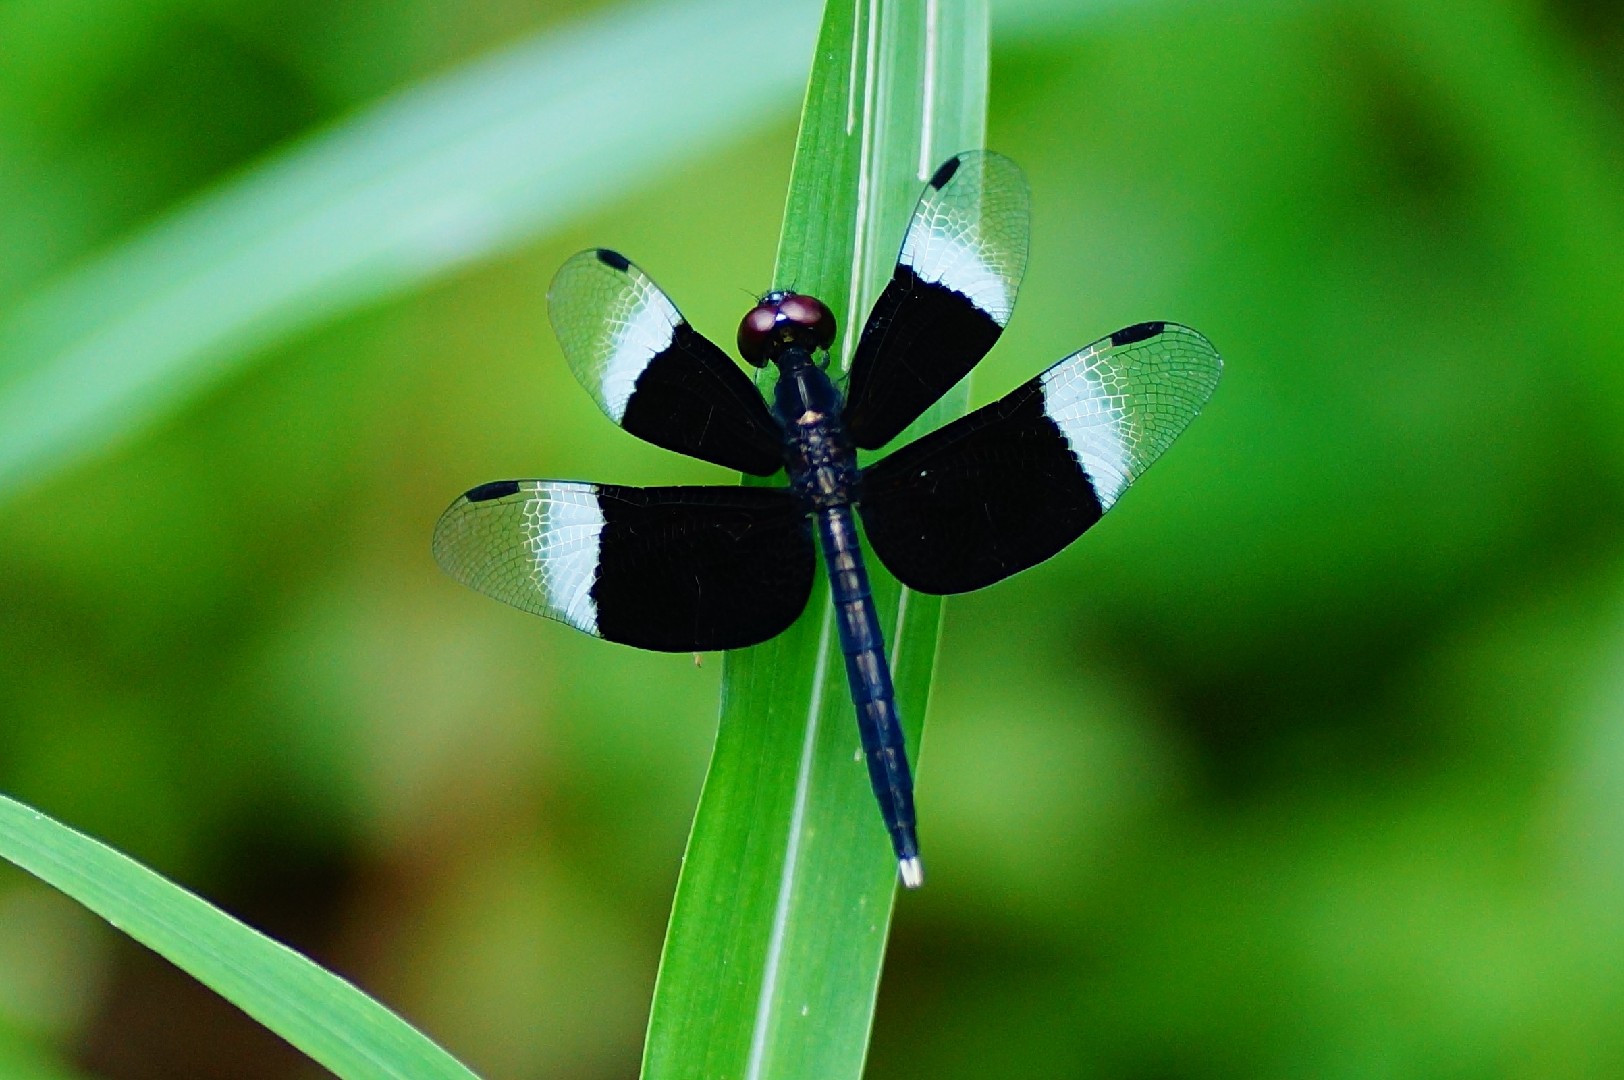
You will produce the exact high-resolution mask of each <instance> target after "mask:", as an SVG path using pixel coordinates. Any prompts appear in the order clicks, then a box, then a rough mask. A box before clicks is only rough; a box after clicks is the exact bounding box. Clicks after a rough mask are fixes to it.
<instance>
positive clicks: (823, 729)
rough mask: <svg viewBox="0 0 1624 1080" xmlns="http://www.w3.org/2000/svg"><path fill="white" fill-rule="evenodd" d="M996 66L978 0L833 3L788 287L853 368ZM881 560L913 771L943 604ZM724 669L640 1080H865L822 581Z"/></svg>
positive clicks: (875, 819)
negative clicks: (902, 580) (926, 196)
mask: <svg viewBox="0 0 1624 1080" xmlns="http://www.w3.org/2000/svg"><path fill="white" fill-rule="evenodd" d="M986 65H987V8H986V5H985V3H984V2H979V0H964V2H960V3H952V4H938V3H937V2H936V0H898V2H895V3H882V4H878V5H874V4H868V3H855V2H852V0H835V2H833V3H831V4H830V5H829V6H828V8H827V10H826V12H825V15H824V23H823V30H822V33H821V35H820V38H819V42H818V52H817V59H816V61H815V63H814V68H813V75H812V81H811V84H810V86H809V87H808V90H807V98H806V105H805V109H804V111H803V113H802V118H801V133H800V138H799V141H798V143H797V145H796V153H795V167H794V172H793V174H792V176H791V181H790V192H789V199H788V207H787V209H786V211H785V216H784V228H783V233H782V235H781V238H780V242H779V253H778V266H777V269H776V272H775V274H774V279H773V280H774V282H775V283H776V284H777V286H779V287H788V286H789V285H793V286H794V287H795V288H796V289H797V290H798V291H801V292H806V293H810V294H813V295H816V296H818V297H820V298H822V299H823V300H825V301H826V302H827V303H828V304H829V305H830V307H831V308H832V309H833V310H834V312H835V316H836V318H837V320H838V321H839V324H840V325H841V326H843V327H845V328H846V333H845V335H844V337H843V339H842V349H843V358H842V362H843V365H844V364H845V363H849V361H850V356H851V351H852V349H853V348H854V347H855V341H856V334H855V328H856V326H857V325H859V320H860V318H861V317H862V316H863V315H866V313H867V310H868V305H869V303H870V302H871V301H872V298H873V297H874V296H875V295H877V293H878V292H879V289H880V287H881V286H882V284H883V283H884V281H885V280H887V279H888V278H889V276H890V272H891V267H892V265H893V263H894V262H895V261H896V253H897V246H898V244H899V242H900V238H901V236H902V231H903V228H904V227H905V226H906V223H907V218H908V214H909V212H910V211H911V210H912V208H913V203H914V201H915V199H917V198H918V195H919V191H920V190H921V188H922V186H923V184H924V181H925V180H926V179H927V178H928V177H929V176H930V175H931V173H932V172H933V171H934V169H935V167H936V166H937V165H938V164H940V162H941V161H942V160H944V159H945V158H947V157H948V156H950V155H951V154H953V153H955V152H957V151H960V150H964V149H972V148H976V147H979V146H980V145H981V144H982V142H983V139H984V130H985V116H986V93H987V68H986ZM921 87H923V91H924V92H923V94H921V92H920V88H921ZM967 394H968V389H967V387H965V386H963V385H961V386H960V387H959V388H958V389H957V390H956V391H955V392H954V393H952V394H950V395H949V396H948V399H947V400H945V401H944V402H942V403H941V404H939V405H938V406H937V407H936V408H935V409H933V410H931V412H930V414H929V415H927V416H926V417H925V418H923V419H922V420H921V421H920V424H921V425H935V424H939V423H940V422H941V420H942V419H943V418H944V417H946V416H950V415H956V414H957V413H959V412H962V411H963V409H964V404H965V401H966V399H967ZM869 572H870V574H872V575H873V577H874V579H875V580H874V591H875V598H876V604H877V606H878V609H879V612H880V617H881V620H882V622H883V623H884V624H885V625H886V626H887V630H888V633H887V635H886V636H887V639H888V642H889V656H890V658H891V663H892V667H893V670H894V675H895V679H896V685H897V700H898V707H899V709H900V711H901V714H902V717H903V720H904V722H905V726H906V729H907V737H908V742H909V745H910V747H911V748H912V753H913V756H914V758H915V761H916V763H917V760H918V750H919V742H920V731H921V724H922V720H923V717H924V712H925V704H926V699H927V697H928V694H929V690H930V676H931V665H932V661H933V658H934V655H935V649H936V636H937V629H938V626H939V621H940V612H941V602H940V600H938V599H937V598H935V597H924V596H918V595H914V594H905V593H904V592H903V591H902V590H901V589H900V588H899V587H898V586H897V585H896V583H895V582H894V581H891V580H890V579H888V578H887V577H886V576H885V575H884V574H883V572H882V571H881V569H880V567H879V565H878V563H877V562H875V561H873V560H870V562H869ZM725 663H726V668H725V675H724V680H723V704H722V720H721V730H720V732H719V734H718V736H717V744H716V751H715V755H714V757H713V758H712V761H711V769H710V773H709V775H708V776H707V778H706V781H705V789H704V793H703V795H702V796H701V799H700V806H699V811H698V815H697V817H696V819H695V821H694V829H693V834H692V836H691V837H690V839H689V843H688V852H687V856H686V858H685V860H684V863H683V871H682V878H681V881H680V883H679V885H678V888H677V897H676V901H675V905H674V910H673V912H672V917H671V928H670V931H669V934H668V936H667V938H666V948H665V954H664V957H663V959H662V963H661V968H660V976H659V982H658V985H657V988H656V990H655V1000H654V1010H653V1016H652V1018H651V1020H650V1024H649V1038H648V1044H647V1047H646V1050H645V1056H644V1062H643V1075H644V1076H645V1077H650V1078H665V1077H678V1076H681V1077H691V1076H742V1077H749V1078H755V1077H761V1076H775V1077H779V1076H782V1077H790V1076H805V1077H817V1078H818V1080H832V1078H839V1077H856V1076H858V1075H859V1074H860V1073H861V1071H862V1067H863V1060H864V1057H865V1055H866V1053H867V1048H868V1035H869V1030H870V1028H871V1026H872V1023H873V1013H874V999H875V993H876V990H877V988H878V984H879V976H880V965H881V961H882V959H883V957H884V951H885V940H886V934H887V931H888V929H889V924H890V915H891V905H892V901H893V898H894V894H895V889H896V864H895V862H894V861H893V857H892V854H891V850H890V845H889V843H888V840H887V837H886V834H885V830H884V828H883V827H882V825H881V821H880V816H879V812H878V811H877V809H876V808H875V805H874V798H873V795H872V793H871V792H870V790H869V782H868V773H867V771H866V769H865V768H864V765H863V762H862V757H861V751H860V742H859V739H858V735H857V730H856V724H855V721H854V717H853V715H852V706H851V701H850V698H849V696H848V693H847V690H846V677H845V671H844V670H843V664H842V660H841V656H840V651H839V645H838V643H837V641H836V640H835V635H834V630H833V609H832V607H831V605H830V603H829V594H828V588H827V583H826V582H823V583H822V584H820V586H819V588H818V590H817V591H816V592H815V593H814V595H813V598H812V601H811V602H810V603H809V604H808V605H807V610H806V613H805V614H804V615H803V616H802V617H801V619H800V621H799V622H797V623H796V624H795V626H794V627H792V628H791V629H790V630H789V631H788V632H787V633H785V634H783V635H781V636H780V637H778V638H776V639H774V640H773V641H770V642H767V643H766V644H763V645H760V646H757V647H755V648H753V649H747V650H743V651H740V652H735V653H730V654H728V656H727V659H726V662H725ZM926 830H927V836H928V823H926ZM928 850H929V848H928V845H927V846H926V852H927V856H926V858H927V865H928Z"/></svg>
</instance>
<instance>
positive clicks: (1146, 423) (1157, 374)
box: [860, 323, 1223, 594]
mask: <svg viewBox="0 0 1624 1080" xmlns="http://www.w3.org/2000/svg"><path fill="white" fill-rule="evenodd" d="M1222 369H1223V362H1222V361H1221V360H1220V359H1219V357H1218V353H1217V351H1216V350H1215V349H1213V347H1212V343H1211V342H1209V341H1208V340H1207V339H1206V338H1204V337H1202V336H1201V335H1200V334H1199V333H1197V332H1196V331H1194V330H1191V329H1190V328H1188V327H1185V326H1179V325H1177V324H1175V323H1139V324H1137V325H1135V326H1130V327H1128V328H1126V329H1124V330H1119V331H1117V332H1116V333H1115V334H1112V335H1111V336H1110V337H1108V338H1102V339H1101V340H1099V341H1096V342H1095V343H1094V344H1092V345H1090V346H1089V347H1088V348H1086V349H1083V350H1082V351H1080V352H1077V353H1074V354H1072V355H1071V356H1068V357H1067V358H1066V359H1064V360H1062V361H1060V363H1058V364H1056V365H1054V366H1053V367H1051V368H1050V369H1049V370H1047V371H1045V372H1044V373H1043V374H1042V375H1039V376H1038V377H1037V378H1035V379H1033V380H1031V381H1030V382H1027V383H1024V384H1022V385H1021V386H1019V387H1017V388H1016V389H1015V390H1014V391H1013V392H1011V393H1010V394H1009V395H1007V396H1006V397H1004V398H1003V399H1001V400H999V401H995V402H993V403H992V404H991V405H988V406H986V407H984V408H981V409H977V410H976V411H975V412H972V413H970V414H969V415H968V416H965V417H963V418H961V419H959V420H955V421H954V422H953V423H951V424H948V425H947V426H946V427H943V428H941V429H940V430H938V431H935V432H932V433H931V434H929V435H926V436H924V437H923V438H921V439H918V440H917V441H915V442H912V443H910V444H908V445H907V446H905V447H903V448H902V449H901V450H898V451H897V452H896V453H894V454H892V455H890V456H889V457H887V458H885V459H884V460H883V461H880V462H878V463H877V464H875V465H873V466H871V467H870V468H868V469H866V470H864V473H863V490H862V502H861V505H860V510H861V512H862V516H863V527H864V531H865V532H866V534H867V536H868V540H869V543H870V545H871V546H872V547H873V548H874V553H875V555H877V556H878V557H879V559H880V562H882V563H884V564H885V566H886V568H887V569H888V570H890V571H891V573H892V574H894V575H896V577H897V580H899V581H901V582H902V583H903V584H904V585H906V586H908V587H909V588H911V589H917V590H919V591H920V592H926V593H938V594H940V593H960V592H968V591H970V590H972V589H979V588H982V587H984V586H987V585H991V584H992V583H993V582H995V581H1001V580H1002V579H1004V578H1006V577H1008V576H1009V575H1011V574H1014V573H1018V572H1019V571H1022V570H1025V569H1027V568H1028V567H1032V566H1036V565H1037V564H1038V563H1040V562H1042V561H1043V560H1045V559H1047V558H1049V557H1050V556H1051V555H1054V554H1055V553H1056V552H1058V551H1060V550H1061V549H1062V548H1064V547H1065V546H1066V545H1067V544H1070V543H1071V542H1072V541H1073V540H1075V539H1077V538H1078V537H1079V536H1081V535H1082V534H1083V533H1084V532H1085V531H1086V530H1087V529H1088V528H1089V526H1091V525H1093V524H1094V523H1095V522H1096V521H1098V520H1099V519H1100V516H1101V515H1102V514H1104V513H1105V511H1107V510H1109V509H1110V508H1111V507H1112V506H1113V505H1115V504H1116V501H1117V499H1118V498H1119V497H1120V496H1121V495H1122V493H1123V491H1125V490H1127V488H1128V486H1129V485H1130V484H1132V483H1133V482H1134V481H1135V480H1137V479H1138V478H1139V476H1140V475H1141V474H1142V473H1143V472H1144V471H1145V470H1146V469H1147V468H1149V467H1150V464H1151V463H1152V462H1153V461H1155V460H1156V458H1157V457H1159V456H1160V455H1161V453H1162V451H1163V450H1165V449H1167V447H1168V445H1169V444H1170V443H1171V442H1172V441H1173V439H1174V438H1176V437H1177V436H1178V434H1179V432H1181V431H1183V430H1184V428H1185V427H1186V426H1187V425H1188V424H1189V423H1190V421H1191V420H1192V419H1194V418H1195V416H1196V414H1197V413H1199V412H1200V411H1201V407H1202V406H1203V405H1204V404H1206V401H1207V399H1208V398H1209V397H1211V396H1212V391H1213V389H1214V387H1216V386H1217V385H1218V377H1219V374H1220V373H1221V371H1222Z"/></svg>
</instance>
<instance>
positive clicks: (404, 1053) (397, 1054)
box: [0, 796, 474, 1080]
mask: <svg viewBox="0 0 1624 1080" xmlns="http://www.w3.org/2000/svg"><path fill="white" fill-rule="evenodd" d="M0 857H4V858H6V859H8V860H10V861H11V862H13V863H15V864H16V865H17V866H19V867H21V868H22V869H24V870H26V871H28V872H29V873H31V874H33V875H34V876H35V877H37V878H39V879H40V880H42V881H44V882H46V883H47V884H50V885H53V886H55V887H56V888H58V889H60V890H62V891H63V892H65V893H67V894H68V895H69V896H71V897H73V898H74V899H75V900H77V901H79V902H80V903H81V904H83V905H85V906H86V907H88V908H89V909H90V910H92V911H94V912H95V913H96V914H98V915H100V916H101V917H102V918H104V919H106V920H107V921H108V922H110V923H112V924H113V925H114V926H116V927H118V928H119V929H120V930H122V931H124V932H125V933H126V934H128V935H130V936H131V937H132V938H134V939H135V940H137V941H139V942H141V943H142V944H143V945H145V946H147V947H148V948H150V949H152V950H153V951H154V952H156V953H158V954H159V955H161V956H163V957H165V958H167V959H168V960H170V961H171V962H172V963H174V964H175V965H176V966H178V967H180V968H181V969H183V970H185V971H187V972H189V973H190V974H192V975H193V976H195V977H196V978H197V979H198V980H200V981H201V982H203V983H204V984H205V985H207V986H209V987H210V988H211V989H213V990H214V991H216V992H217V993H219V994H220V995H221V996H222V997H224V998H226V999H227V1000H228V1001H230V1002H232V1003H233V1004H235V1005H236V1006H237V1007H239V1008H240V1009H242V1010H243V1011H244V1012H246V1013H247V1014H248V1015H250V1016H252V1017H253V1018H254V1019H256V1020H258V1021H259V1022H260V1023H262V1024H264V1025H265V1026H266V1027H267V1028H269V1029H270V1030H271V1031H273V1032H275V1033H276V1034H278V1035H280V1036H281V1037H282V1038H284V1039H286V1040H287V1041H288V1042H290V1043H292V1044H293V1045H294V1046H296V1047H298V1048H299V1049H300V1050H302V1051H304V1052H305V1053H306V1054H309V1055H310V1057H311V1058H312V1059H314V1060H315V1061H317V1062H319V1063H321V1064H322V1065H324V1066H326V1067H327V1068H328V1069H330V1070H332V1071H333V1072H334V1073H335V1074H336V1075H338V1076H340V1077H344V1078H346V1080H352V1078H354V1080H359V1078H368V1080H371V1078H378V1077H401V1078H405V1077H411V1078H413V1080H426V1078H429V1077H447V1078H458V1080H473V1078H474V1074H473V1073H471V1072H469V1071H468V1070H467V1069H465V1068H463V1067H462V1066H461V1065H459V1064H457V1062H456V1061H454V1060H453V1059H452V1058H451V1056H450V1055H449V1054H447V1053H446V1052H445V1051H444V1050H441V1049H440V1048H439V1047H438V1046H436V1045H434V1043H432V1042H430V1041H429V1040H428V1039H427V1038H425V1037H424V1036H423V1035H422V1034H420V1033H419V1032H418V1031H416V1030H415V1029H413V1028H412V1027H411V1025H409V1024H407V1023H406V1022H405V1021H404V1020H402V1019H400V1017H398V1016H396V1015H395V1014H393V1013H391V1012H390V1011H389V1010H388V1009H385V1008H384V1007H383V1006H382V1005H379V1004H378V1003H377V1002H376V1001H373V1000H372V999H371V998H369V997H367V996H366V995H365V994H363V993H362V992H361V991H360V990H358V989H356V988H355V987H354V986H352V985H350V984H349V983H347V982H345V981H344V980H343V979H340V978H339V977H338V976H336V975H334V974H332V973H330V972H328V971H325V970H323V969H322V968H320V967H318V966H317V965H315V964H313V963H311V962H310V961H309V960H306V959H305V958H304V957H302V956H300V955H299V954H298V953H296V952H294V951H293V950H292V949H289V948H287V947H286V946H284V945H280V944H278V943H276V942H274V941H272V940H271V939H270V938H268V937H266V936H265V935H263V934H261V933H259V932H258V931H255V930H252V929H250V928H249V927H247V926H244V925H243V924H242V923H240V922H238V921H237V920H235V919H233V918H231V917H230V916H229V915H227V914H225V912H223V911H221V910H220V909H218V908H216V907H214V906H213V905H211V904H209V903H207V902H206V901H204V900H202V899H200V898H198V897H196V896H194V895H193V894H191V893H189V892H187V891H186V890H185V889H182V888H180V887H179V886H178V885H175V884H173V883H172V882H169V881H166V880H165V879H163V878H161V877H159V876H158V875H157V874H155V873H153V872H152V871H151V870H148V869H146V868H145V867H143V866H141V865H139V864H138V863H135V862H133V861H132V860H130V859H128V858H126V857H125V856H123V855H120V854H119V853H118V852H116V851H114V850H112V849H111V848H109V847H106V846H105V845H103V844H100V843H97V842H96V841H94V840H91V839H90V838H89V837H86V836H83V835H81V834H80V833H76V832H74V831H73V830H72V829H69V828H67V827H65V826H63V825H60V824H58V823H57V822H55V821H53V820H51V819H50V818H48V817H46V816H45V815H44V814H42V813H40V812H39V811H37V810H33V809H30V808H29V807H27V806H24V805H23V804H21V803H19V802H15V801H13V800H11V799H7V798H5V797H3V796H0Z"/></svg>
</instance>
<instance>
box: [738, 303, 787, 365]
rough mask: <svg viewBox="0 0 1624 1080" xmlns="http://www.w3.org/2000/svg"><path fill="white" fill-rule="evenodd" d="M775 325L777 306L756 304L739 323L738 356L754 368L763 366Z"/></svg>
mask: <svg viewBox="0 0 1624 1080" xmlns="http://www.w3.org/2000/svg"><path fill="white" fill-rule="evenodd" d="M777 325H778V305H777V304H770V303H769V304H757V305H756V306H755V307H753V308H751V309H750V310H749V312H747V313H746V314H745V316H744V318H743V319H742V320H741V321H740V322H739V355H740V356H742V357H744V358H745V359H746V360H748V361H750V362H751V363H752V364H754V365H756V367H761V366H762V365H763V364H765V363H766V362H767V353H768V349H769V347H770V346H771V345H772V343H773V338H774V337H775V336H776V335H774V333H773V329H774V328H775V327H776V326H777Z"/></svg>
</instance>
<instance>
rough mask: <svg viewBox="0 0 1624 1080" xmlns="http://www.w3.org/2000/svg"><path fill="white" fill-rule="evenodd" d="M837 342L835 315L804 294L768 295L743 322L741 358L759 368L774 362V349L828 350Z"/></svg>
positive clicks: (741, 325) (741, 326) (817, 300)
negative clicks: (771, 361)
mask: <svg viewBox="0 0 1624 1080" xmlns="http://www.w3.org/2000/svg"><path fill="white" fill-rule="evenodd" d="M834 340H835V316H834V312H832V311H830V310H829V308H828V307H827V306H826V305H825V304H824V303H823V301H821V300H819V299H817V298H816V297H812V296H802V295H801V294H800V293H791V292H773V293H768V294H767V295H766V296H763V297H762V298H761V303H759V304H757V305H756V306H755V307H753V308H751V309H750V310H749V312H748V313H746V314H745V316H744V319H743V320H741V321H740V323H739V355H740V356H742V357H744V358H745V359H746V360H748V361H750V363H752V364H755V365H756V366H757V367H760V366H762V365H763V364H765V363H766V362H767V361H768V360H770V359H772V353H773V349H774V346H780V345H791V344H793V345H799V346H801V347H803V348H807V349H827V348H828V347H829V346H830V345H831V344H832V343H833V342H834Z"/></svg>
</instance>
